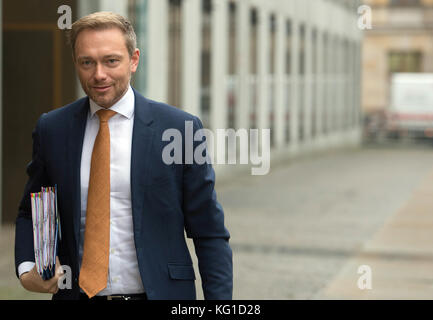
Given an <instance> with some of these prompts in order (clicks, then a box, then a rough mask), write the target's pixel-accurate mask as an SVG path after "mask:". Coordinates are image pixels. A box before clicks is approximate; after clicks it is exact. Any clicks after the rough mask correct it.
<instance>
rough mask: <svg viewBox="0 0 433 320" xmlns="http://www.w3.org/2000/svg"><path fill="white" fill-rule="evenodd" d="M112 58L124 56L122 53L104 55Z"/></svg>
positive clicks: (106, 57)
mask: <svg viewBox="0 0 433 320" xmlns="http://www.w3.org/2000/svg"><path fill="white" fill-rule="evenodd" d="M110 58H118V59H120V58H122V55H120V54H107V55H106V56H104V59H110Z"/></svg>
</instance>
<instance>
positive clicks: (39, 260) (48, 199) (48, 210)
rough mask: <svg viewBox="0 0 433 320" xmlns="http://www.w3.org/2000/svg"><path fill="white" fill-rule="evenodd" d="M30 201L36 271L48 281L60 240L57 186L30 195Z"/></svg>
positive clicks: (51, 275) (52, 273)
mask: <svg viewBox="0 0 433 320" xmlns="http://www.w3.org/2000/svg"><path fill="white" fill-rule="evenodd" d="M30 199H31V205H32V221H33V243H34V251H35V263H36V270H37V271H38V273H39V274H40V276H41V277H42V279H44V280H48V279H51V278H52V277H53V276H54V274H55V270H56V256H57V243H58V239H61V230H60V220H59V214H58V210H57V185H56V186H54V187H47V188H44V187H42V189H41V192H37V193H31V194H30Z"/></svg>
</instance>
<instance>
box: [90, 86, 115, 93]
mask: <svg viewBox="0 0 433 320" xmlns="http://www.w3.org/2000/svg"><path fill="white" fill-rule="evenodd" d="M110 87H111V86H94V87H93V89H94V90H95V91H96V92H105V91H107V90H108V89H110Z"/></svg>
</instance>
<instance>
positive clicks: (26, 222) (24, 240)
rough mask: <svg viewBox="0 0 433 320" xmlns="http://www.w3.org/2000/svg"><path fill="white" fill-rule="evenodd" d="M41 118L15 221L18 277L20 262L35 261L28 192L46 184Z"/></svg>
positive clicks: (34, 134) (36, 190) (34, 133)
mask: <svg viewBox="0 0 433 320" xmlns="http://www.w3.org/2000/svg"><path fill="white" fill-rule="evenodd" d="M43 118H44V114H43V115H42V116H41V117H40V118H39V120H38V122H37V124H36V128H35V129H34V130H33V133H32V138H33V152H32V160H31V162H30V163H29V164H28V165H27V175H28V180H27V183H26V185H25V188H24V193H23V196H22V198H21V202H20V204H19V207H18V216H17V218H16V223H15V272H16V275H17V277H19V274H18V266H19V265H20V264H21V263H23V262H32V261H33V262H34V261H35V254H34V250H33V225H32V210H31V204H30V193H32V192H40V191H41V187H42V186H46V185H48V179H47V175H46V170H45V164H44V159H43V152H42V148H43V143H42V131H43Z"/></svg>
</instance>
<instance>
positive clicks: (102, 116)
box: [96, 109, 117, 122]
mask: <svg viewBox="0 0 433 320" xmlns="http://www.w3.org/2000/svg"><path fill="white" fill-rule="evenodd" d="M116 113H117V112H116V111H113V110H107V109H101V110H98V111H97V112H96V114H97V115H98V117H99V121H100V122H107V121H108V120H110V118H111V117H112V116H114V115H115V114H116Z"/></svg>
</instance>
